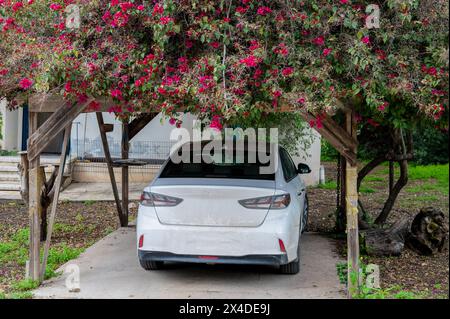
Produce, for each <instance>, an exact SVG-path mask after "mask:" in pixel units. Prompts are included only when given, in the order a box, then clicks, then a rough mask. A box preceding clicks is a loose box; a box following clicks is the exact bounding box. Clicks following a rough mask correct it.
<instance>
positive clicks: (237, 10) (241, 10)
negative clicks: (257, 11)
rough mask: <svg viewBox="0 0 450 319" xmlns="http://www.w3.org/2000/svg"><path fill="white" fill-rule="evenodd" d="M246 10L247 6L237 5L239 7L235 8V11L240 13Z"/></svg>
mask: <svg viewBox="0 0 450 319" xmlns="http://www.w3.org/2000/svg"><path fill="white" fill-rule="evenodd" d="M247 10H248V7H241V6H239V7H237V8H236V12H237V13H240V14H244V13H246V12H247Z"/></svg>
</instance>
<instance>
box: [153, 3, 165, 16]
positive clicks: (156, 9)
mask: <svg viewBox="0 0 450 319" xmlns="http://www.w3.org/2000/svg"><path fill="white" fill-rule="evenodd" d="M163 13H164V8H163V6H161V5H160V4H158V3H157V4H155V6H154V7H153V13H152V15H153V16H155V15H157V14H163Z"/></svg>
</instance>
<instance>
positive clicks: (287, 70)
mask: <svg viewBox="0 0 450 319" xmlns="http://www.w3.org/2000/svg"><path fill="white" fill-rule="evenodd" d="M292 73H294V68H293V67H286V68H284V69H283V70H282V71H281V74H283V76H289V75H291V74H292Z"/></svg>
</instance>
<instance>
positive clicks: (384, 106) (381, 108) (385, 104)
mask: <svg viewBox="0 0 450 319" xmlns="http://www.w3.org/2000/svg"><path fill="white" fill-rule="evenodd" d="M388 106H389V103H388V102H384V103H383V104H381V105H379V106H378V111H381V112H383V111H384V110H385V109H386V108H387V107H388Z"/></svg>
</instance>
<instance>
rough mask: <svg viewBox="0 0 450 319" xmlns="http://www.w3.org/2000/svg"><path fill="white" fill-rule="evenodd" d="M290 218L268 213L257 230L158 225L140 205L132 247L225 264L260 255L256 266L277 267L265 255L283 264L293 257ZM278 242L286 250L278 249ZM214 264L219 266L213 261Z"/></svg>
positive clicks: (294, 247) (294, 243)
mask: <svg viewBox="0 0 450 319" xmlns="http://www.w3.org/2000/svg"><path fill="white" fill-rule="evenodd" d="M291 215H293V214H287V212H284V213H282V212H273V213H271V212H269V214H268V216H267V217H266V220H265V222H264V223H263V224H262V225H261V226H259V227H235V226H233V227H205V226H183V225H164V224H161V223H160V222H159V220H158V218H157V216H156V214H155V213H154V211H153V212H152V211H151V209H150V208H148V207H142V206H140V209H139V214H138V218H137V229H136V235H137V238H136V239H137V242H138V243H139V242H141V245H136V246H137V247H136V248H137V249H138V251H143V252H166V253H170V254H173V256H178V257H179V256H220V257H223V256H226V258H222V260H224V262H226V260H230V261H229V263H233V260H239V259H249V258H250V259H251V260H254V259H255V258H256V257H249V258H247V256H257V257H258V256H263V257H262V259H263V261H260V263H262V264H277V262H278V261H276V262H274V261H273V259H274V258H272V257H269V258H267V256H279V255H287V257H286V258H287V262H291V261H293V260H295V259H296V258H297V245H298V240H299V237H298V236H299V232H298V230H299V226H298V225H296V224H295V221H294V220H292V219H291V218H290V217H289V216H291ZM141 237H142V241H141V240H140V239H141ZM280 240H282V241H283V244H284V246H285V250H286V251H283V250H282V249H281V247H280V242H279V241H280ZM173 256H172V257H173ZM228 257H230V258H234V259H229V258H228ZM257 259H258V258H257ZM259 259H261V258H259ZM275 259H276V258H275ZM267 260H269V261H267ZM190 261H191V259H190ZM194 262H204V261H194ZM214 262H217V263H219V261H217V260H216V261H214ZM279 262H284V260H280V261H279Z"/></svg>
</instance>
